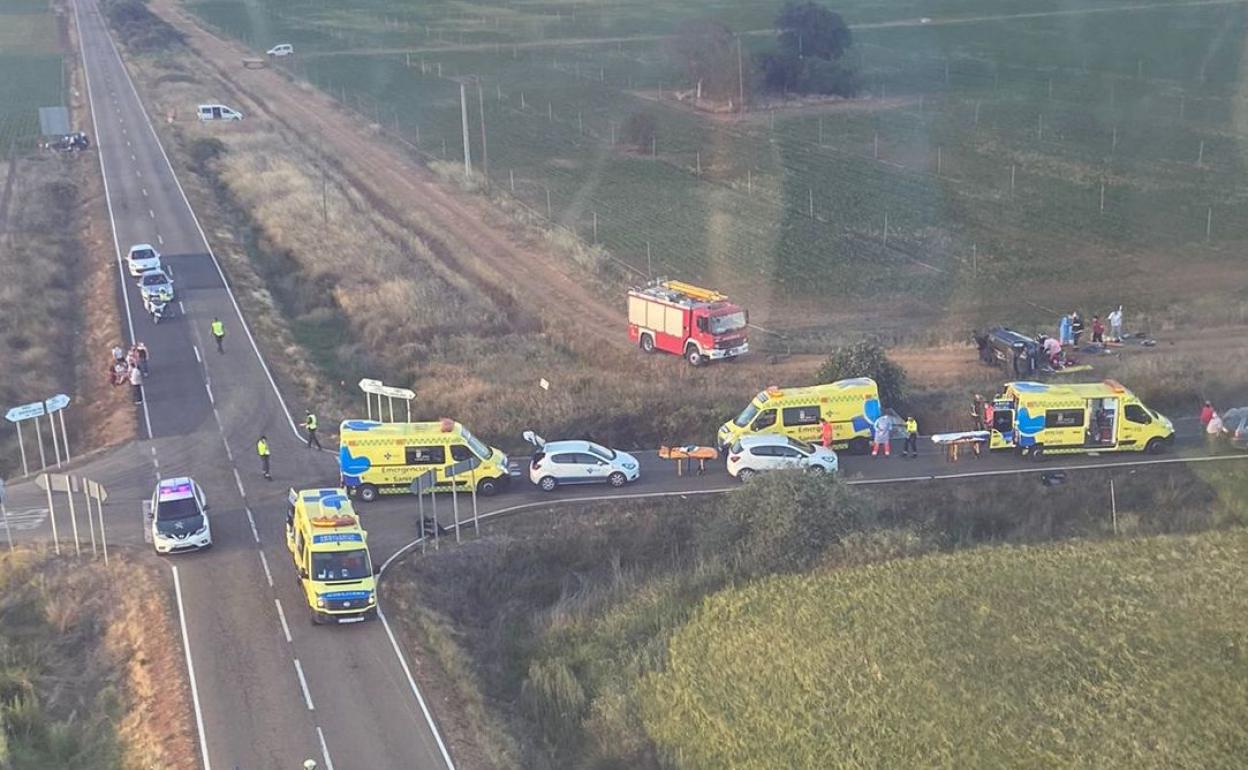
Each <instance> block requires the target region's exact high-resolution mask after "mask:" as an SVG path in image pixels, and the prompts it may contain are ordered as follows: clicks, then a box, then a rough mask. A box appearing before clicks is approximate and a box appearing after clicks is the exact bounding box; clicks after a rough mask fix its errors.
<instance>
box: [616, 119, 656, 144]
mask: <svg viewBox="0 0 1248 770" xmlns="http://www.w3.org/2000/svg"><path fill="white" fill-rule="evenodd" d="M658 134H659V120H658V118H656V117H655V116H654V113H653V112H648V111H642V112H634V113H633V114H632V115H629V116H628V119H627V120H625V121H624V125H623V126H621V127H620V142H621V143H623V144H626V145H630V146H632V147H633V148H635V149H636V150H637V151H638V152H644V153H649V152H651V151H652V150H653V149H654V146H655V142H656V141H657V138H658Z"/></svg>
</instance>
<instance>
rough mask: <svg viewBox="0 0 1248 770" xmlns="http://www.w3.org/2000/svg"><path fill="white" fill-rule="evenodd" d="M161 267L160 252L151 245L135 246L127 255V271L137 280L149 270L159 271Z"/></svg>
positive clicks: (139, 244) (141, 244)
mask: <svg viewBox="0 0 1248 770" xmlns="http://www.w3.org/2000/svg"><path fill="white" fill-rule="evenodd" d="M160 267H161V265H160V252H159V251H157V250H156V247H155V246H153V245H152V244H150V243H138V244H135V245H134V246H131V247H130V251H129V253H127V254H126V269H128V270H129V271H130V275H132V276H133V277H135V278H138V277H139V276H140V275H143V273H145V272H147V271H148V270H159V269H160Z"/></svg>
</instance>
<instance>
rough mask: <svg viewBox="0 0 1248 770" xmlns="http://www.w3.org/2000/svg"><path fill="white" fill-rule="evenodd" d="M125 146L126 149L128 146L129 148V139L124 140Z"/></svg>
mask: <svg viewBox="0 0 1248 770" xmlns="http://www.w3.org/2000/svg"><path fill="white" fill-rule="evenodd" d="M126 146H127V147H129V146H130V140H129V139H127V140H126Z"/></svg>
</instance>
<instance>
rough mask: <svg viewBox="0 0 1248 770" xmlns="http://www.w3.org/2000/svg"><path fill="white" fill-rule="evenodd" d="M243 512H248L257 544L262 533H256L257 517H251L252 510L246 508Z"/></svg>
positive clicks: (248, 521) (248, 519) (249, 522)
mask: <svg viewBox="0 0 1248 770" xmlns="http://www.w3.org/2000/svg"><path fill="white" fill-rule="evenodd" d="M234 472H235V473H237V472H238V471H234ZM243 510H245V511H247V523H248V524H250V525H251V536H252V537H253V538H255V540H256V542H257V543H259V542H260V533H259V532H258V531H256V517H255V516H252V515H251V509H250V508H244V509H243Z"/></svg>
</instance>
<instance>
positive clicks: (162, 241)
mask: <svg viewBox="0 0 1248 770" xmlns="http://www.w3.org/2000/svg"><path fill="white" fill-rule="evenodd" d="M156 242H157V243H159V244H160V245H161V246H164V245H165V238H164V236H162V235H161V234H160V233H156Z"/></svg>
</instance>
